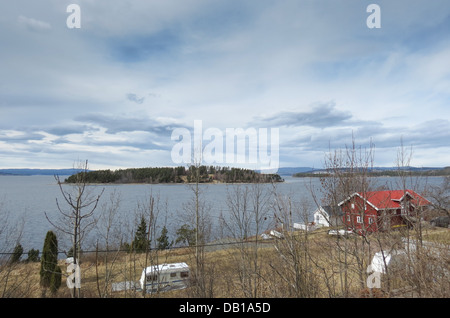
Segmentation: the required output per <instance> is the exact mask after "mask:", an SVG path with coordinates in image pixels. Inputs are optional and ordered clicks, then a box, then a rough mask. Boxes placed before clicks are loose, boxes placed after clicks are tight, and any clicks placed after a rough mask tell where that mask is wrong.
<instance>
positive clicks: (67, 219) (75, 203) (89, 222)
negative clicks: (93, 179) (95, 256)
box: [45, 160, 104, 298]
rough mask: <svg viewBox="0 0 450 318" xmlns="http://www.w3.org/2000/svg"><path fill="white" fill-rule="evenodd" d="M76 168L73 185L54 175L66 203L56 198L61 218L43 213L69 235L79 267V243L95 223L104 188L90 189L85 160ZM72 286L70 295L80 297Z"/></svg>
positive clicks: (76, 263)
mask: <svg viewBox="0 0 450 318" xmlns="http://www.w3.org/2000/svg"><path fill="white" fill-rule="evenodd" d="M78 169H79V170H81V171H80V172H79V173H77V174H76V182H75V183H74V184H73V185H64V183H63V182H61V180H60V178H59V176H55V179H56V181H57V183H58V186H59V189H60V192H61V194H62V196H63V199H64V202H65V204H66V205H67V207H66V209H65V208H63V207H62V206H61V205H60V202H59V201H58V199H56V206H57V208H58V211H59V213H60V216H61V218H60V219H59V220H58V221H54V220H52V219H51V218H49V217H48V215H47V213H46V214H45V215H46V218H47V220H48V221H49V222H50V223H51V224H52V225H53V226H54V227H55V228H56V229H58V230H59V231H62V232H63V233H65V234H68V235H69V236H70V237H71V240H72V252H73V264H74V267H75V268H76V267H78V268H79V264H80V262H79V258H80V251H81V244H82V242H83V239H84V238H85V236H86V235H87V233H88V231H89V230H90V229H92V227H93V226H94V225H95V221H96V219H95V218H94V217H93V215H94V211H95V209H96V208H97V205H98V202H99V200H100V197H101V196H102V194H103V192H104V189H102V191H101V192H100V193H99V194H95V193H93V192H92V191H91V190H92V188H90V187H89V185H88V182H87V176H86V175H87V173H88V161H87V160H86V161H85V162H84V163H80V164H79V165H78ZM67 186H68V187H70V188H71V189H70V190H71V191H69V190H67V189H66V187H67ZM73 286H74V287H73V290H72V297H74V298H75V297H80V288H78V287H77V284H74V285H73Z"/></svg>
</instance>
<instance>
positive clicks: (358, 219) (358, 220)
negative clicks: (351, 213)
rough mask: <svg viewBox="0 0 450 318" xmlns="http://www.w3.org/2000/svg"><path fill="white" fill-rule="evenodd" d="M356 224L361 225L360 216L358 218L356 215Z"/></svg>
mask: <svg viewBox="0 0 450 318" xmlns="http://www.w3.org/2000/svg"><path fill="white" fill-rule="evenodd" d="M356 222H357V223H361V216H360V215H358V216H357V217H356Z"/></svg>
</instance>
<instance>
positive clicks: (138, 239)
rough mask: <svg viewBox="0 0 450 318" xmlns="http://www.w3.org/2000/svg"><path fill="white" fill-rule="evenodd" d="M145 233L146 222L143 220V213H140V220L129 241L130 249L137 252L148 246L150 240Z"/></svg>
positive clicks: (143, 250)
mask: <svg viewBox="0 0 450 318" xmlns="http://www.w3.org/2000/svg"><path fill="white" fill-rule="evenodd" d="M147 235H148V232H147V222H146V221H145V218H144V215H141V222H140V223H139V226H138V228H137V230H136V234H135V235H134V240H133V242H132V243H131V249H132V250H133V251H135V252H138V253H143V252H145V251H146V250H148V249H149V248H150V240H149V239H148V237H147Z"/></svg>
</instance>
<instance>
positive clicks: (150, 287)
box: [139, 263, 189, 292]
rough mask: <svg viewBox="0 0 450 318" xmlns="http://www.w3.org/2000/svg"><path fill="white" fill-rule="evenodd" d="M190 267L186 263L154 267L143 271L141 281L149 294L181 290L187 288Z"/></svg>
mask: <svg viewBox="0 0 450 318" xmlns="http://www.w3.org/2000/svg"><path fill="white" fill-rule="evenodd" d="M188 279H189V266H188V265H187V264H186V263H172V264H162V265H154V266H149V267H147V268H144V269H143V270H142V275H141V279H140V280H139V282H140V285H141V288H142V290H144V288H145V290H146V291H147V292H155V291H167V290H171V289H181V288H185V287H186V286H187V283H188Z"/></svg>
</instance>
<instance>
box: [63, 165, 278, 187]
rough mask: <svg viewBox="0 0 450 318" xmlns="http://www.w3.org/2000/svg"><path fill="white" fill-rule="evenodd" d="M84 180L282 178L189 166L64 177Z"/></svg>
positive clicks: (234, 180) (70, 180)
mask: <svg viewBox="0 0 450 318" xmlns="http://www.w3.org/2000/svg"><path fill="white" fill-rule="evenodd" d="M81 173H83V174H85V175H84V176H83V180H85V181H86V182H87V183H193V182H197V180H198V182H200V183H214V182H217V183H255V182H262V183H268V182H282V181H284V180H283V179H282V178H281V177H280V176H279V175H278V174H261V173H258V172H255V171H253V170H250V169H243V168H230V167H214V166H199V167H195V166H190V167H188V168H185V167H182V166H180V167H149V168H128V169H118V170H109V169H108V170H91V171H85V172H79V173H77V174H74V175H71V176H70V177H68V178H67V179H65V182H66V183H76V182H77V180H79V178H78V177H79V176H80V174H81Z"/></svg>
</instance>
